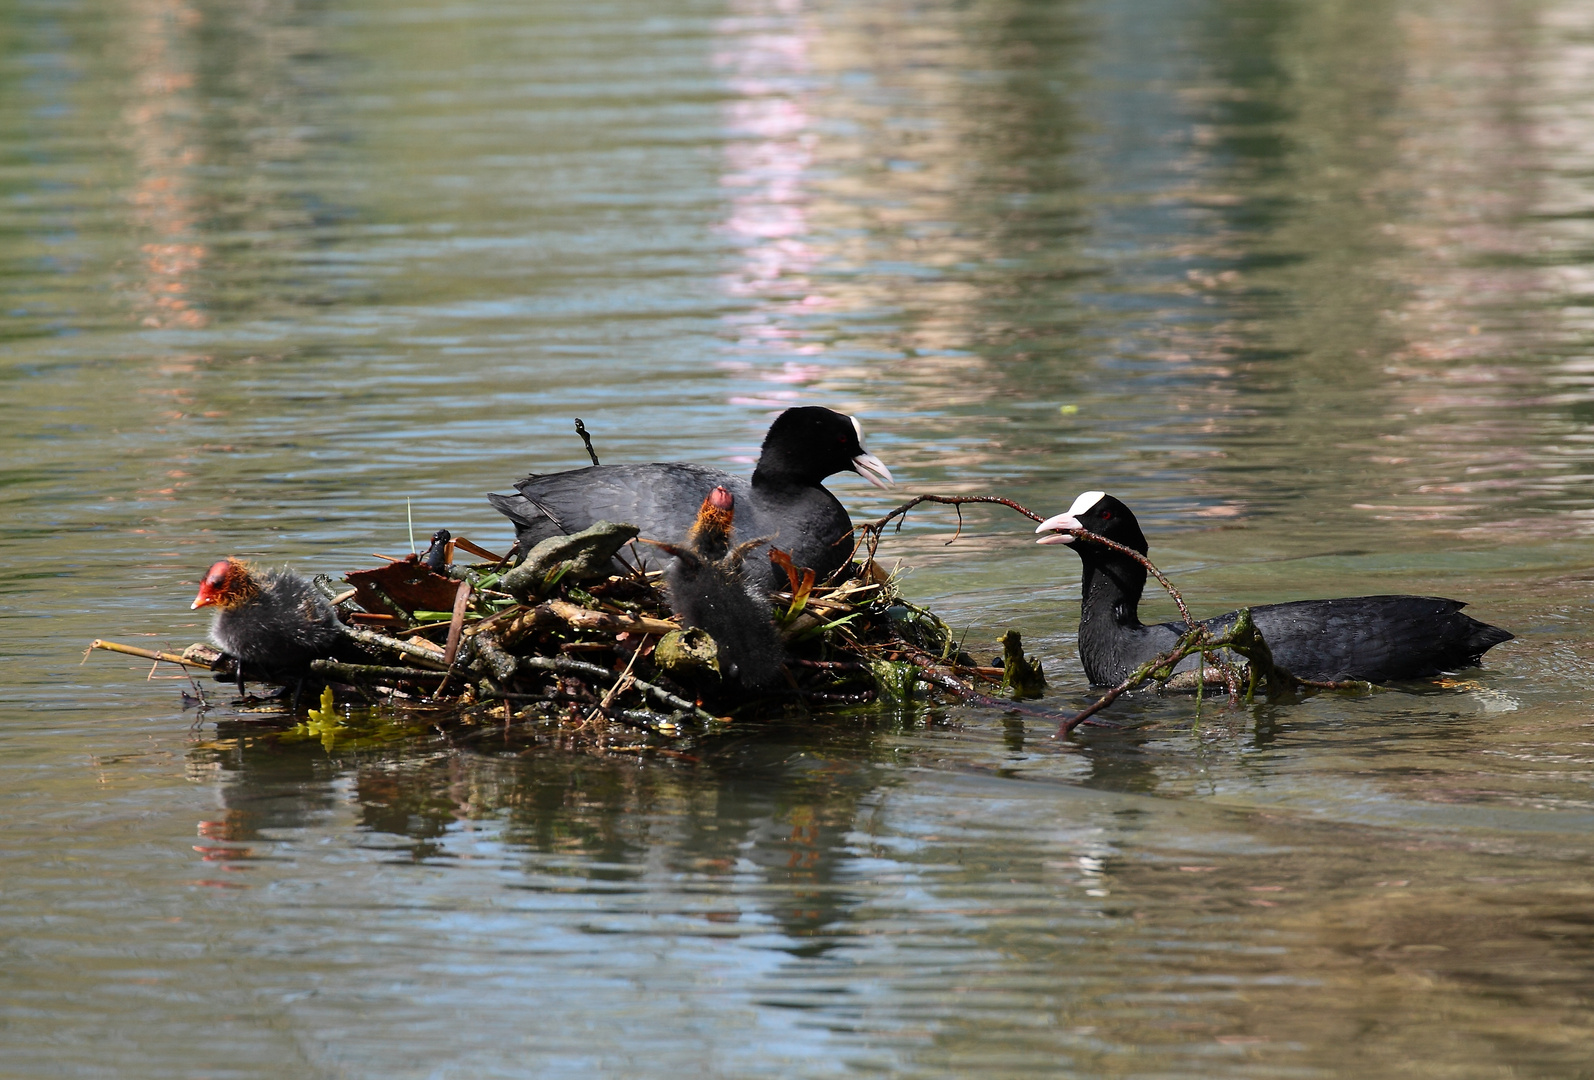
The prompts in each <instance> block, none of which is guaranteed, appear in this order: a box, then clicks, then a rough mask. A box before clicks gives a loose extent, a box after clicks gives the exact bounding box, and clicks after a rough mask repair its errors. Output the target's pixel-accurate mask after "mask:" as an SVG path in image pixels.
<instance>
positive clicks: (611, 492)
mask: <svg viewBox="0 0 1594 1080" xmlns="http://www.w3.org/2000/svg"><path fill="white" fill-rule="evenodd" d="M844 470H851V471H853V472H856V473H858V474H859V475H860V476H862V477H863V478H864V479H865V480H868V481H869V482H870V483H871V484H874V485H875V486H876V487H882V488H883V487H889V486H890V485H891V483H892V480H891V471H890V470H889V469H887V468H886V467H885V465H884V463H882V462H881V461H880V459H879V458H877V457H875V456H874V455H873V454H870V453H868V452H867V451H865V450H864V448H863V426H862V425H861V424H859V423H858V421H857V420H856V419H855V418H853V417H851V416H846V415H843V414H842V413H838V412H835V411H833V410H831V409H825V408H819V407H816V406H805V407H802V408H796V409H787V410H786V411H785V412H783V413H781V414H780V415H779V416H778V417H776V418H775V422H774V423H773V424H771V425H770V428H769V433H768V434H767V435H765V436H764V445H763V448H762V450H761V451H760V453H759V456H758V465H757V467H756V468H755V469H754V470H753V476H752V479H751V480H750V481H749V480H748V479H747V478H745V477H740V476H734V475H732V474H731V473H728V472H725V471H724V470H721V469H711V468H707V467H705V466H702V465H690V464H686V463H684V462H654V463H652V464H648V465H594V466H591V467H589V468H585V469H573V470H571V471H569V472H562V473H553V474H551V475H548V476H536V475H533V476H528V477H526V478H525V479H524V480H522V481H520V482H519V483H518V484H516V485H515V490H516V491H517V492H518V494H516V495H489V496H487V498H488V499H489V500H490V501H491V502H492V504H493V506H495V507H497V508H498V510H499V512H500V513H502V514H504V516H506V517H508V518H509V520H510V521H512V522H514V524H515V546H516V548H517V549H518V550H519V551H520V552H521V553H522V554H524V553H525V552H527V551H530V550H531V548H532V546H533V545H535V544H536V543H537V542H538V541H539V540H545V539H547V538H548V537H550V536H559V535H561V534H563V533H573V532H579V531H581V530H582V529H585V528H587V527H588V526H590V525H592V524H593V523H594V522H596V521H623V522H626V523H628V524H631V525H635V526H637V527H638V528H639V529H641V530H642V535H643V536H646V537H651V538H655V539H656V538H661V537H677V536H682V535H684V534H685V533H686V532H687V530H688V529H690V528H691V527H692V524H693V521H694V518H695V515H696V509H695V508H696V507H697V506H698V505H699V504H700V503H701V502H702V500H703V498H704V497H705V496H706V495H708V493H709V492H710V491H712V490H713V489H714V488H716V487H723V488H725V489H726V490H727V491H728V492H729V493H730V495H731V496H732V498H733V499H734V500H735V503H736V518H737V525H738V527H739V528H740V530H741V531H742V533H743V534H744V535H747V536H767V537H769V538H770V540H771V542H772V543H774V544H777V545H779V546H780V547H781V548H782V549H784V550H785V551H787V552H789V553H790V554H791V557H792V561H793V562H794V563H796V564H797V565H798V566H806V567H812V568H813V571H814V573H815V574H816V575H817V576H818V577H819V579H820V580H821V581H822V580H824V579H825V578H826V577H829V576H830V575H831V574H832V573H834V572H835V571H836V570H837V569H839V568H840V567H841V566H842V564H843V563H845V562H846V561H847V558H848V556H849V555H850V554H851V551H852V548H851V545H850V544H849V543H848V542H847V536H848V534H849V533H850V532H851V531H852V519H851V518H850V517H848V516H847V511H846V508H845V507H843V506H842V505H841V503H840V502H839V501H837V499H836V497H835V496H834V495H832V494H831V493H830V492H829V491H826V490H825V488H824V487H823V486H822V483H823V481H824V479H825V478H826V477H828V476H831V475H833V474H835V473H838V472H842V471H844ZM748 569H749V577H750V579H751V580H753V581H755V582H756V583H758V584H760V585H762V586H764V587H765V588H766V589H775V588H778V587H779V586H780V584H781V582H782V580H783V578H782V575H781V574H780V572H779V571H777V570H776V569H775V568H774V567H773V566H759V567H757V568H756V569H755V568H753V567H749V568H748Z"/></svg>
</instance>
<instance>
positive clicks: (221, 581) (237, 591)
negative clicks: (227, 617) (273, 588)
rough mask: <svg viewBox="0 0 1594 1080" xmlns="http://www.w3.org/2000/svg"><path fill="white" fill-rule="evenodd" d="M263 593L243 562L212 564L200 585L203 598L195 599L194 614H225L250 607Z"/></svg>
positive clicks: (197, 597) (236, 560)
mask: <svg viewBox="0 0 1594 1080" xmlns="http://www.w3.org/2000/svg"><path fill="white" fill-rule="evenodd" d="M259 592H260V585H259V583H258V582H257V581H255V577H254V575H253V574H252V573H250V570H249V564H248V563H246V562H244V561H243V560H242V559H234V558H226V559H220V560H218V561H216V562H215V563H212V564H211V567H210V569H209V570H207V571H205V577H204V580H203V581H201V582H200V583H199V595H198V596H196V597H194V602H193V604H192V605H190V610H192V611H198V610H199V609H200V608H202V607H217V608H220V609H221V610H223V611H231V610H233V609H234V608H237V607H240V606H242V605H244V604H247V603H248V602H249V601H250V600H252V599H254V598H255V596H257V595H258V594H259Z"/></svg>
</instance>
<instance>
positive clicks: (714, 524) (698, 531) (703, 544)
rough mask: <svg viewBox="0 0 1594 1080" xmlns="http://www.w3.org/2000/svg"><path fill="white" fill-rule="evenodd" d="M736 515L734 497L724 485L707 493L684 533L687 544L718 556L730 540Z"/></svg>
mask: <svg viewBox="0 0 1594 1080" xmlns="http://www.w3.org/2000/svg"><path fill="white" fill-rule="evenodd" d="M735 517H736V499H735V498H734V497H733V496H732V495H731V493H730V492H729V491H727V490H726V489H725V488H724V487H717V488H715V489H714V490H713V491H711V492H709V493H708V497H707V498H705V499H704V500H703V505H702V506H700V507H699V508H698V511H697V520H696V521H694V522H693V523H692V529H691V531H690V532H688V533H687V534H686V542H687V545H688V546H689V547H691V548H693V549H694V550H696V551H697V552H699V553H700V554H703V555H706V556H708V557H709V558H719V557H720V556H721V555H723V554H724V553H725V551H726V549H727V548H729V547H730V542H731V528H732V526H733V523H734V521H735Z"/></svg>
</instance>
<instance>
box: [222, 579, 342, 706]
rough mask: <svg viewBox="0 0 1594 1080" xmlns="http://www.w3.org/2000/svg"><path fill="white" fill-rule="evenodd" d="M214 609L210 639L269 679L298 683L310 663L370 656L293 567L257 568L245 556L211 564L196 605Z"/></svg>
mask: <svg viewBox="0 0 1594 1080" xmlns="http://www.w3.org/2000/svg"><path fill="white" fill-rule="evenodd" d="M203 607H214V608H215V609H216V617H215V619H214V620H212V622H211V625H210V640H211V641H213V642H215V644H216V646H217V647H218V648H220V649H221V650H222V651H224V652H226V653H227V654H228V655H229V656H232V657H235V658H236V659H237V660H238V662H239V664H240V665H241V668H242V671H241V672H240V674H239V685H240V686H241V685H242V682H243V674H245V673H248V674H252V675H254V676H255V677H256V678H259V679H264V680H267V681H270V682H298V681H299V680H301V679H303V678H304V676H305V675H307V674H308V673H309V670H310V661H312V660H321V659H341V660H360V659H365V657H364V655H363V654H362V653H361V652H360V650H359V648H358V647H357V646H355V645H354V643H353V642H352V641H350V640H349V638H348V637H346V636H345V635H344V633H343V631H342V629H341V626H340V623H339V621H338V614H337V612H336V611H334V610H333V608H332V604H331V603H330V602H329V601H328V600H327V598H326V597H324V596H322V595H321V591H320V590H319V589H317V588H316V587H315V585H314V584H313V583H312V582H310V581H309V580H308V579H306V578H304V577H301V576H300V575H298V574H296V573H294V572H293V571H292V570H288V569H282V570H258V569H256V568H255V567H253V566H251V565H249V564H248V563H246V562H244V561H243V560H242V559H233V558H227V559H222V560H220V561H219V562H217V563H215V564H214V565H213V566H211V568H210V570H209V571H207V572H206V574H205V578H204V580H203V581H201V582H200V583H199V595H198V596H196V597H194V603H193V609H194V610H196V611H197V610H198V609H200V608H203Z"/></svg>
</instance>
